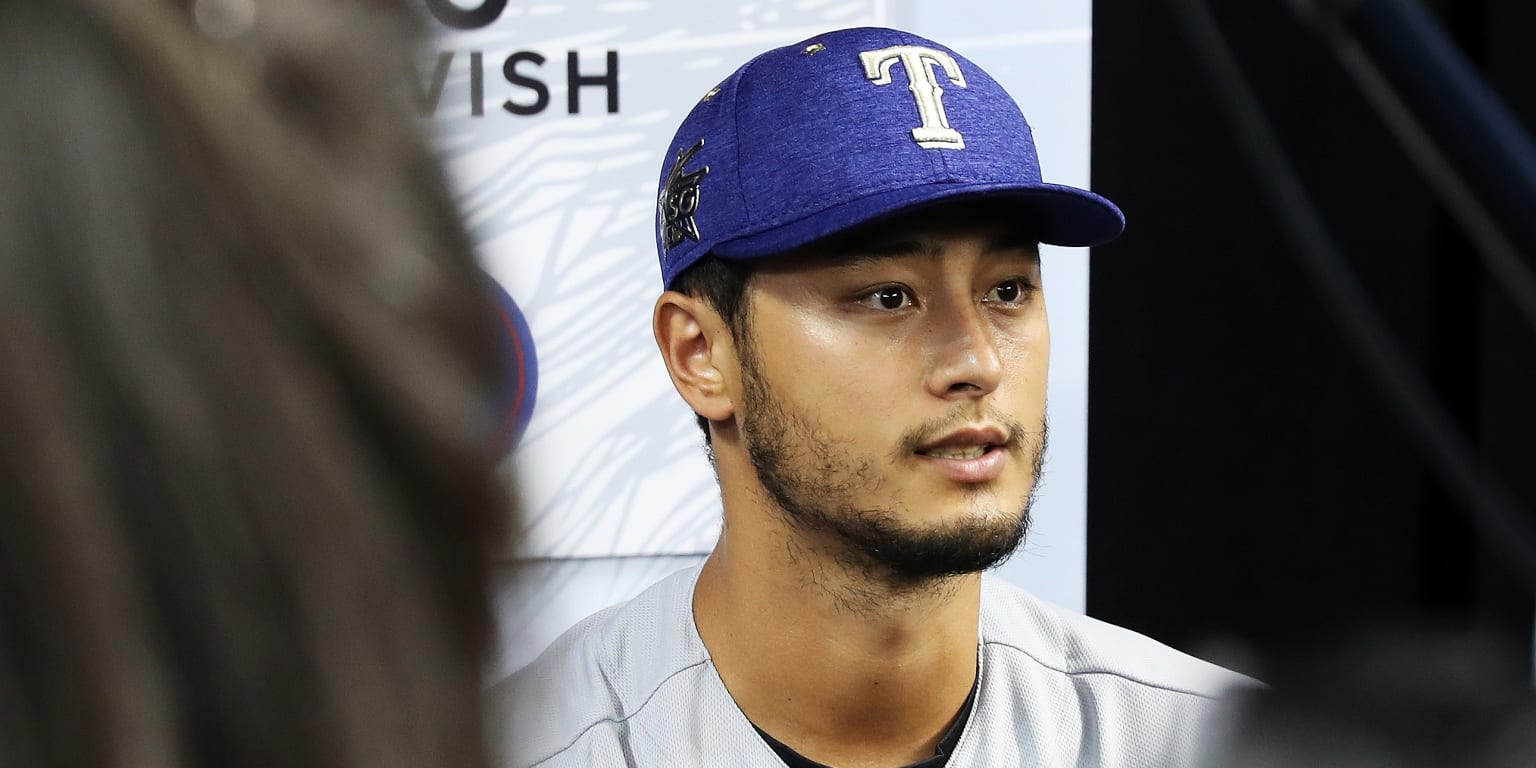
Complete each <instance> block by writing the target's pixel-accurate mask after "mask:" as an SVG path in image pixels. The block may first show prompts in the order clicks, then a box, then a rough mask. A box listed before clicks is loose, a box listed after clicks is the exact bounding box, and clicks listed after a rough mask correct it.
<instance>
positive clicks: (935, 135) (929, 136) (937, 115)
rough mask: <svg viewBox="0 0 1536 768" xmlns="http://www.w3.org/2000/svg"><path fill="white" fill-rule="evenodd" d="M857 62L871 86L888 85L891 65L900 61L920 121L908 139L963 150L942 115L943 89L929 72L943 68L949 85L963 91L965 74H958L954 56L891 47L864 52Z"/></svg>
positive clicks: (918, 48) (962, 142)
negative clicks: (935, 68) (860, 64)
mask: <svg viewBox="0 0 1536 768" xmlns="http://www.w3.org/2000/svg"><path fill="white" fill-rule="evenodd" d="M859 61H861V62H863V63H864V76H865V77H867V78H869V79H870V82H873V83H874V84H875V85H890V83H891V66H892V65H894V64H895V63H896V62H898V61H899V62H901V66H902V69H905V70H906V71H907V83H908V85H907V90H910V91H912V97H913V98H914V99H916V100H917V114H918V116H919V117H921V118H922V121H923V124H922V125H920V126H918V127H916V128H913V129H912V138H914V139H917V145H918V146H920V147H923V148H924V149H965V139H964V138H962V137H961V136H960V132H959V131H957V130H955V129H953V128H951V127H949V118H948V117H947V116H946V115H945V114H944V102H943V101H941V99H942V98H943V97H944V89H943V88H940V87H939V81H938V79H937V78H935V76H934V71H933V67H934V66H938V67H941V68H943V70H944V74H945V75H947V76H948V77H949V81H950V82H951V83H954V84H955V85H957V86H959V87H961V88H964V87H965V75H963V74H961V73H960V64H959V62H957V61H955V57H953V56H951V55H949V54H947V53H945V52H943V51H938V50H934V49H932V48H924V47H923V46H920V45H895V46H891V47H890V48H881V49H880V50H878V51H864V52H863V53H860V54H859Z"/></svg>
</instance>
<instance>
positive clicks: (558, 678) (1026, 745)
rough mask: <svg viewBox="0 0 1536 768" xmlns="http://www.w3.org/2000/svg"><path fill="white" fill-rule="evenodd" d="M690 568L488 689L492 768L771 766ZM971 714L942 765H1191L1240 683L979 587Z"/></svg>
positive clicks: (1088, 622)
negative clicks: (707, 641) (710, 646)
mask: <svg viewBox="0 0 1536 768" xmlns="http://www.w3.org/2000/svg"><path fill="white" fill-rule="evenodd" d="M698 574H699V569H698V568H690V569H687V570H684V571H680V572H678V573H676V574H673V575H672V576H669V577H667V578H666V579H664V580H662V581H661V582H660V583H658V584H656V585H655V586H654V587H651V588H650V589H649V590H647V591H646V592H644V593H642V594H641V595H640V596H638V597H636V598H635V599H633V600H631V601H629V602H628V603H624V604H621V605H617V606H614V607H612V608H608V609H607V610H604V611H601V612H599V613H597V614H594V615H593V616H591V617H589V618H587V619H586V620H585V621H582V622H581V623H580V624H578V625H576V626H575V627H573V628H572V629H571V630H570V631H568V632H566V633H565V635H563V636H562V637H561V638H560V639H559V640H556V641H555V643H554V644H553V645H551V646H550V648H549V650H547V651H545V652H544V654H543V655H542V656H540V657H539V658H538V660H536V661H535V662H533V663H532V664H530V665H529V666H528V667H526V668H525V669H523V670H522V671H521V672H519V673H518V674H516V675H514V676H512V677H511V678H509V679H508V680H506V681H504V682H503V683H501V684H499V685H498V686H497V687H496V688H495V689H494V690H493V691H492V694H491V695H492V708H491V711H492V713H493V714H492V717H493V722H492V723H491V724H490V727H491V731H492V733H493V734H494V738H495V742H496V743H495V746H496V748H497V751H498V763H497V764H498V766H499V768H523V767H524V766H541V768H565V767H566V766H572V767H575V766H582V767H583V768H585V767H586V766H647V767H650V766H654V767H655V768H674V767H678V766H711V767H713V766H731V768H784V763H783V761H781V760H780V759H779V758H778V756H777V755H775V754H774V752H773V750H772V749H770V748H769V747H768V745H767V744H766V743H765V742H764V741H763V740H762V738H761V737H760V736H759V735H758V734H757V731H756V730H754V729H753V727H752V724H751V722H749V721H748V720H747V718H746V716H745V715H743V714H742V712H741V710H740V709H738V708H737V707H736V704H735V702H734V701H733V700H732V699H731V695H730V694H729V693H728V692H727V691H726V689H725V684H724V683H723V682H721V680H720V675H719V674H717V673H716V671H715V667H714V664H713V663H712V662H711V660H710V657H709V652H708V650H706V649H705V648H704V643H703V642H702V641H701V640H700V639H699V633H698V630H697V629H696V628H695V626H694V623H693V609H692V606H693V587H694V583H695V582H696V580H697V579H698ZM978 655H979V658H980V665H979V674H980V681H979V683H978V687H977V692H976V702H975V706H974V707H973V708H972V710H971V715H970V720H969V721H968V722H967V723H966V725H965V731H964V734H963V735H962V736H961V738H960V743H959V745H958V746H957V748H956V750H955V753H954V754H953V755H952V756H951V757H950V759H949V763H948V765H949V766H950V768H970V767H971V766H1101V765H1102V766H1148V767H1149V768H1151V767H1153V766H1157V767H1159V768H1161V767H1163V766H1178V765H1189V764H1193V763H1196V762H1197V758H1198V757H1199V756H1200V753H1201V747H1202V744H1203V743H1204V740H1205V737H1206V736H1207V735H1208V733H1207V732H1208V730H1209V728H1210V725H1211V724H1212V722H1213V721H1214V720H1215V717H1216V715H1217V713H1218V711H1219V710H1220V709H1221V704H1220V702H1219V697H1220V696H1221V695H1222V694H1223V692H1225V691H1227V690H1228V689H1230V688H1232V687H1234V686H1241V685H1245V684H1251V682H1252V681H1250V680H1249V679H1248V678H1245V677H1242V676H1241V675H1237V674H1236V673H1233V672H1228V671H1226V670H1224V669H1221V668H1220V667H1217V666H1214V665H1212V664H1208V663H1206V662H1203V661H1200V660H1199V659H1195V658H1193V657H1190V656H1186V655H1184V654H1182V653H1179V652H1178V651H1175V650H1173V649H1171V648H1168V647H1167V646H1164V645H1161V644H1159V643H1157V642H1155V641H1153V640H1151V639H1149V638H1147V637H1144V636H1142V635H1138V634H1136V633H1134V632H1131V631H1129V630H1125V629H1121V628H1119V627H1115V626H1111V625H1109V624H1105V623H1103V622H1100V621H1097V620H1094V619H1091V618H1088V617H1086V616H1081V615H1077V614H1073V613H1070V612H1067V611H1064V610H1062V609H1060V608H1057V607H1055V606H1052V605H1049V604H1047V603H1043V602H1041V601H1039V600H1037V599H1035V598H1034V597H1032V596H1030V595H1029V594H1027V593H1026V592H1024V591H1022V590H1020V589H1018V588H1017V587H1014V586H1012V585H1010V584H1008V583H1006V582H1004V581H1002V580H1000V579H996V578H993V577H990V576H985V577H983V579H982V589H981V622H980V627H979V654H978Z"/></svg>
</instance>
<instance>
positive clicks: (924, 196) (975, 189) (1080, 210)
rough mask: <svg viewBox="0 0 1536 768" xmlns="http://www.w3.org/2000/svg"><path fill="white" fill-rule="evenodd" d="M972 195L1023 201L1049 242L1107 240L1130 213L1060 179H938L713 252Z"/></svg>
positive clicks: (762, 253) (820, 234) (777, 244)
mask: <svg viewBox="0 0 1536 768" xmlns="http://www.w3.org/2000/svg"><path fill="white" fill-rule="evenodd" d="M970 198H985V199H988V200H1017V201H1018V203H1019V207H1020V212H1021V213H1023V214H1025V215H1027V216H1028V218H1029V221H1030V222H1031V223H1032V225H1033V227H1034V234H1035V237H1037V238H1038V239H1039V240H1040V242H1042V243H1045V244H1047V245H1062V246H1068V247H1085V246H1094V245H1102V244H1104V243H1107V242H1109V241H1110V240H1113V239H1115V237H1117V236H1118V235H1119V234H1120V233H1121V232H1122V231H1124V229H1125V215H1124V214H1122V213H1121V212H1120V209H1119V208H1117V207H1115V204H1114V203H1111V202H1110V201H1108V200H1106V199H1104V198H1102V197H1100V196H1098V195H1096V194H1094V193H1092V192H1089V191H1088V190H1086V189H1078V188H1077V187H1068V186H1062V185H1059V184H1031V185H1021V184H1017V183H1000V184H974V183H973V184H954V183H944V182H939V183H933V184H921V185H917V186H913V187H903V188H901V189H894V190H889V191H886V192H877V193H875V194H873V195H866V196H864V197H861V198H858V199H855V200H850V201H848V202H846V203H841V204H839V205H835V206H833V207H831V208H826V209H823V210H821V211H818V212H816V213H813V214H811V215H809V216H805V217H802V218H799V219H795V220H793V221H788V222H784V223H783V224H780V225H778V226H774V227H771V228H768V229H765V230H762V231H760V232H756V233H752V234H748V235H743V236H741V237H737V238H733V239H731V240H726V241H723V242H720V243H716V244H715V246H714V248H712V249H711V250H712V252H713V253H714V254H715V255H716V256H719V257H721V258H725V259H732V260H746V259H757V258H763V257H766V256H773V255H776V254H780V253H784V252H786V251H790V250H793V249H795V248H799V247H800V246H803V245H808V244H810V243H813V242H815V241H817V240H820V239H822V238H825V237H830V236H832V235H835V234H837V233H839V232H844V231H847V230H849V229H852V228H854V227H857V226H860V225H863V224H867V223H869V222H872V221H876V220H878V219H882V218H885V217H887V216H892V215H895V214H898V213H906V212H909V211H913V210H917V209H919V208H923V207H926V206H928V205H930V204H932V203H939V202H954V201H957V200H965V199H970Z"/></svg>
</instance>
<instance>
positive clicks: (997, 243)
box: [987, 226, 1040, 259]
mask: <svg viewBox="0 0 1536 768" xmlns="http://www.w3.org/2000/svg"><path fill="white" fill-rule="evenodd" d="M987 251H988V252H989V253H991V252H996V251H1024V252H1026V253H1028V254H1030V255H1031V256H1032V257H1033V258H1035V259H1039V258H1040V238H1039V237H1037V236H1036V235H1035V233H1034V230H1032V229H1029V228H1028V227H1022V226H1019V227H1009V228H1008V229H1005V230H1003V231H1001V232H999V233H997V235H996V236H995V237H993V238H992V239H991V240H989V241H987Z"/></svg>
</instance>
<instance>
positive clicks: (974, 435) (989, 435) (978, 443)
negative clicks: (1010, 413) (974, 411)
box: [917, 426, 1008, 458]
mask: <svg viewBox="0 0 1536 768" xmlns="http://www.w3.org/2000/svg"><path fill="white" fill-rule="evenodd" d="M1007 443H1008V434H1007V433H1006V432H1004V431H1003V430H1002V429H1000V428H998V427H993V426H979V427H966V428H964V429H957V430H955V431H954V432H950V433H949V434H947V435H944V436H943V437H940V438H939V439H937V440H934V441H932V442H928V443H924V444H923V445H922V446H920V447H918V449H917V452H918V453H920V454H923V455H924V456H936V457H939V458H974V457H976V456H980V455H981V454H982V453H985V452H986V451H987V449H989V448H1000V447H1002V446H1004V445H1007Z"/></svg>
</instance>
